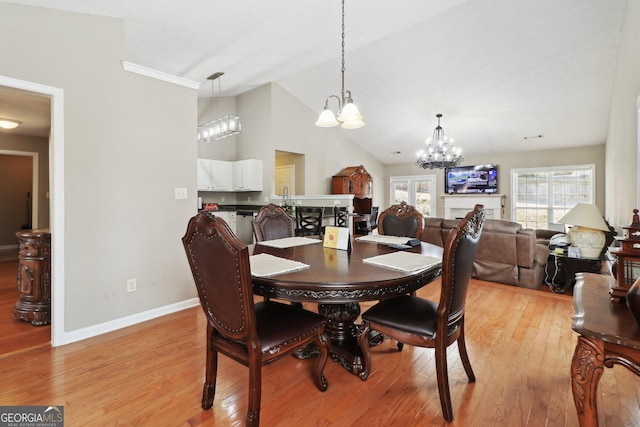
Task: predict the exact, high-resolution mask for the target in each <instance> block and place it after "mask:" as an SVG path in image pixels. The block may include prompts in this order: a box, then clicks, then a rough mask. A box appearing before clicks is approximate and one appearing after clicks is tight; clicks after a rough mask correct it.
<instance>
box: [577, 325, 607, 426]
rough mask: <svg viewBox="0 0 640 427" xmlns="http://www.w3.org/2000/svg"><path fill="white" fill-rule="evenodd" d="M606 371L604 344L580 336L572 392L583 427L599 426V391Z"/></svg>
mask: <svg viewBox="0 0 640 427" xmlns="http://www.w3.org/2000/svg"><path fill="white" fill-rule="evenodd" d="M603 370H604V343H603V342H602V341H600V340H593V339H590V338H587V337H583V336H579V337H578V343H577V344H576V350H575V352H574V354H573V360H572V361H571V391H572V392H573V402H574V403H575V405H576V411H577V412H578V421H579V422H580V425H581V426H582V427H585V426H597V425H598V407H597V389H598V382H599V381H600V377H601V376H602V372H603Z"/></svg>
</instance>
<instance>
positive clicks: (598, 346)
mask: <svg viewBox="0 0 640 427" xmlns="http://www.w3.org/2000/svg"><path fill="white" fill-rule="evenodd" d="M576 278H577V283H576V286H575V287H574V290H573V305H574V308H575V312H576V313H575V315H574V316H573V325H572V326H571V327H572V329H573V330H574V331H576V332H577V333H579V334H580V336H579V337H578V343H577V344H576V349H575V353H574V355H573V360H572V361H571V391H572V392H573V402H574V403H575V406H576V411H577V412H578V421H579V422H580V425H581V426H583V427H584V426H597V425H598V407H597V404H596V403H597V402H596V400H597V399H596V398H597V389H598V382H599V381H600V377H601V376H602V374H603V372H604V367H605V366H606V367H607V368H612V367H613V365H615V364H618V365H621V366H624V367H625V368H627V369H629V370H630V371H631V372H633V373H634V374H636V375H638V376H640V325H638V323H636V321H635V319H634V318H633V316H632V315H631V312H630V311H629V309H628V308H627V306H626V305H625V304H623V303H620V302H618V301H611V299H610V298H609V289H610V287H611V286H614V285H615V280H614V279H613V277H611V276H609V275H604V274H591V273H579V274H577V275H576Z"/></svg>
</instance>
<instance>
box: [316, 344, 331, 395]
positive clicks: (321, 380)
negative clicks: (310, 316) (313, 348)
mask: <svg viewBox="0 0 640 427" xmlns="http://www.w3.org/2000/svg"><path fill="white" fill-rule="evenodd" d="M316 341H317V346H318V351H319V352H320V357H319V358H318V362H317V363H316V370H315V373H314V374H315V375H314V381H315V383H316V387H318V389H319V390H320V391H326V390H327V388H328V387H329V382H328V381H327V379H326V378H325V376H324V367H325V365H326V364H327V359H328V358H329V350H328V349H327V345H328V344H329V339H328V338H327V336H326V335H325V334H324V332H323V333H321V334H320V335H318V337H317V339H316Z"/></svg>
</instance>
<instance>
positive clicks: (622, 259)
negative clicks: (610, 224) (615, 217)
mask: <svg viewBox="0 0 640 427" xmlns="http://www.w3.org/2000/svg"><path fill="white" fill-rule="evenodd" d="M622 228H623V229H624V230H626V232H625V233H624V234H625V235H624V236H622V237H619V238H616V240H617V241H618V242H619V243H620V248H619V249H617V250H610V251H609V253H611V254H612V255H614V256H615V257H616V260H615V262H614V266H613V271H612V272H613V274H614V276H615V278H616V280H617V285H618V286H616V287H613V288H612V289H611V292H610V294H611V296H612V298H614V299H617V298H624V297H625V296H626V294H627V291H628V290H629V288H630V287H631V285H633V282H635V281H636V280H637V279H638V278H639V277H640V216H638V209H634V210H633V219H632V220H631V224H630V225H629V226H628V227H622Z"/></svg>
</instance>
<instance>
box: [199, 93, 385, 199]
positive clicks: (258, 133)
mask: <svg viewBox="0 0 640 427" xmlns="http://www.w3.org/2000/svg"><path fill="white" fill-rule="evenodd" d="M204 102H205V101H203V100H201V101H200V103H201V104H203V103H204ZM236 111H237V114H238V116H240V119H241V120H242V133H241V134H240V135H238V136H237V137H236V138H237V140H236V143H237V147H236V153H235V158H234V159H228V158H225V156H226V155H227V153H226V152H225V151H224V148H223V147H220V148H210V150H213V151H209V152H208V154H210V155H211V157H209V158H216V159H221V160H243V159H262V160H263V161H264V167H263V175H264V176H263V178H264V190H263V191H262V193H238V194H237V195H235V196H234V195H233V194H232V193H231V194H230V195H227V196H225V203H229V201H230V200H233V197H235V198H236V199H235V200H236V201H237V203H240V204H248V203H252V204H263V203H265V197H269V196H271V195H273V194H275V163H276V161H275V152H276V150H280V151H288V152H293V153H299V154H304V155H305V168H304V169H305V172H304V173H305V194H307V195H318V194H321V195H322V194H331V177H332V176H333V175H335V174H336V173H338V172H340V171H341V170H342V169H343V168H345V167H347V166H357V165H364V167H365V168H366V169H367V171H368V172H369V173H370V174H371V175H372V177H373V180H374V184H373V187H374V194H373V203H374V204H377V203H378V202H382V198H383V194H384V188H383V186H382V185H381V183H382V177H383V169H384V168H383V165H382V164H381V163H380V162H379V161H378V160H377V159H375V158H374V157H373V156H371V155H370V154H369V153H367V152H366V151H365V150H364V149H362V148H361V147H360V146H358V145H357V144H355V143H354V142H353V141H352V140H351V139H350V138H349V132H357V130H353V131H349V130H344V129H340V128H329V129H327V128H318V127H316V126H315V125H314V123H315V121H316V120H317V117H316V115H317V112H315V111H311V110H309V109H308V108H307V107H306V106H305V105H303V104H302V103H301V102H300V101H298V100H297V99H296V98H295V97H293V96H292V95H291V94H290V93H289V92H287V91H286V90H284V89H283V88H282V87H281V86H279V85H278V84H275V83H274V84H267V85H264V86H261V87H258V88H256V89H253V90H251V91H249V92H246V93H244V94H242V95H239V96H238V97H237V99H236ZM210 144H216V143H215V142H213V143H210ZM213 147H215V145H214V146H213ZM216 150H217V152H216ZM376 180H377V181H376ZM227 194H229V193H227ZM222 195H223V193H212V194H211V195H210V196H209V198H211V199H212V200H215V201H219V200H220V197H221V196H222ZM249 198H251V200H249Z"/></svg>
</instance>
